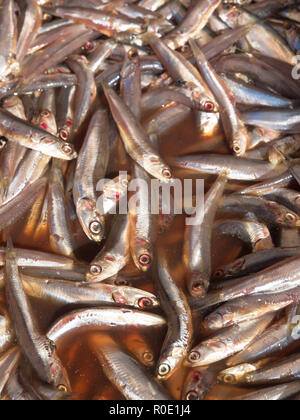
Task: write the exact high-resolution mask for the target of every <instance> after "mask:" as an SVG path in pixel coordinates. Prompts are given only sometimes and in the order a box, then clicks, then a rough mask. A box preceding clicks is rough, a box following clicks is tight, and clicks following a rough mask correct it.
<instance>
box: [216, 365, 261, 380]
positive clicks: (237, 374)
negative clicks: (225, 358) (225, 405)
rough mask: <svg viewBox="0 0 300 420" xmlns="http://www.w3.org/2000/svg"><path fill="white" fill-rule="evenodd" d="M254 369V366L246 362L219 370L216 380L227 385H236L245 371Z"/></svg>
mask: <svg viewBox="0 0 300 420" xmlns="http://www.w3.org/2000/svg"><path fill="white" fill-rule="evenodd" d="M254 370H255V367H254V366H253V365H251V364H248V363H245V364H242V365H238V366H234V367H231V368H228V369H225V370H223V371H222V372H220V374H219V375H218V381H219V382H222V383H225V384H228V385H237V384H238V383H239V382H240V381H241V380H242V379H243V378H244V376H245V375H246V374H247V373H249V372H253V371H254Z"/></svg>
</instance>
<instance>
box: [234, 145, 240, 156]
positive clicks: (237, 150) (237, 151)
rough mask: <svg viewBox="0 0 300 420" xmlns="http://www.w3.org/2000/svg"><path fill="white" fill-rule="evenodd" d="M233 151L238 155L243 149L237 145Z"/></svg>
mask: <svg viewBox="0 0 300 420" xmlns="http://www.w3.org/2000/svg"><path fill="white" fill-rule="evenodd" d="M233 151H234V152H235V153H236V154H239V153H240V152H241V148H240V146H238V145H237V144H235V145H234V146H233Z"/></svg>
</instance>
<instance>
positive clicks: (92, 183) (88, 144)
mask: <svg viewBox="0 0 300 420" xmlns="http://www.w3.org/2000/svg"><path fill="white" fill-rule="evenodd" d="M108 131H109V121H108V116H107V113H106V111H105V110H102V109H99V110H98V111H96V112H95V113H94V115H93V117H92V119H91V121H90V124H89V129H88V131H87V133H86V137H85V140H84V143H83V145H82V148H81V150H80V152H79V156H78V159H77V162H76V169H75V175H74V186H73V197H74V203H75V206H76V213H77V216H78V218H79V221H80V224H81V226H82V228H83V230H84V232H85V234H86V235H87V237H88V238H90V239H91V240H93V241H96V242H101V241H102V239H103V237H104V235H105V220H104V216H103V215H102V214H100V213H99V212H98V209H97V195H96V185H97V182H98V181H99V180H101V179H104V178H105V174H106V170H107V165H108V159H109V137H108ZM100 151H101V154H100V153H99V152H100ZM95 152H96V153H95ZM87 162H89V164H90V165H92V167H93V169H92V170H91V169H90V167H88V166H87V164H86V163H87Z"/></svg>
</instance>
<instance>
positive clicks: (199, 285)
mask: <svg viewBox="0 0 300 420" xmlns="http://www.w3.org/2000/svg"><path fill="white" fill-rule="evenodd" d="M192 289H193V291H194V292H200V291H201V290H202V289H203V284H202V283H200V282H198V283H194V284H193V286H192Z"/></svg>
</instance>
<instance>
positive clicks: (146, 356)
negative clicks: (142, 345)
mask: <svg viewBox="0 0 300 420" xmlns="http://www.w3.org/2000/svg"><path fill="white" fill-rule="evenodd" d="M143 359H144V360H145V361H146V362H149V363H150V362H153V360H154V356H153V354H152V353H150V351H145V353H144V354H143Z"/></svg>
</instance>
